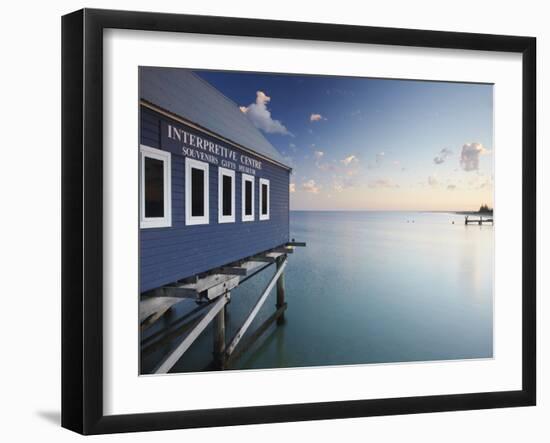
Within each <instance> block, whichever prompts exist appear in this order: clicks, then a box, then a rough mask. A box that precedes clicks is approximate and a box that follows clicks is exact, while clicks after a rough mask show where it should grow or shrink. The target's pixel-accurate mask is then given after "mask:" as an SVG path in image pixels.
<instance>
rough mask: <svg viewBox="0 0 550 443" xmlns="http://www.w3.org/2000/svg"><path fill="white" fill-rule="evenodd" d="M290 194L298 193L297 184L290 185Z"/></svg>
mask: <svg viewBox="0 0 550 443" xmlns="http://www.w3.org/2000/svg"><path fill="white" fill-rule="evenodd" d="M288 190H289V192H296V183H290V184H289V185H288Z"/></svg>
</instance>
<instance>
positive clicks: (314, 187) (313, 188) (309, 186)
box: [302, 179, 321, 194]
mask: <svg viewBox="0 0 550 443" xmlns="http://www.w3.org/2000/svg"><path fill="white" fill-rule="evenodd" d="M302 189H303V190H304V191H306V192H311V193H313V194H318V193H319V191H320V190H321V185H318V184H317V183H315V180H313V179H311V180H308V181H307V182H304V183H302Z"/></svg>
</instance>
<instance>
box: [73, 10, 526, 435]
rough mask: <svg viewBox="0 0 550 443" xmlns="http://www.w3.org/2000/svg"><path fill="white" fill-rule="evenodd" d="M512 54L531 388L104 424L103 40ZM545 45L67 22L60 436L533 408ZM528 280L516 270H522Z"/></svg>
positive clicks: (173, 414) (123, 19) (354, 29)
mask: <svg viewBox="0 0 550 443" xmlns="http://www.w3.org/2000/svg"><path fill="white" fill-rule="evenodd" d="M107 28H119V29H132V30H147V31H171V32H180V33H198V34H217V35H227V36H249V37H269V38H280V39H301V40H317V41H326V42H353V43H369V44H378V45H398V46H416V47H430V48H454V49H469V50H480V51H503V52H511V53H520V54H522V64H523V80H522V81H523V85H522V88H523V98H522V100H523V104H522V106H523V109H522V127H523V135H522V137H523V138H522V143H523V146H522V154H523V165H522V171H523V179H522V180H523V191H522V193H523V201H522V205H523V213H522V220H523V228H522V229H523V232H522V239H523V246H522V248H523V249H522V253H523V257H522V260H523V266H522V291H523V292H522V389H521V390H517V391H505V392H479V393H468V394H456V395H435V396H421V397H404V398H391V399H370V400H357V401H336V402H324V403H307V404H289V405H266V406H261V407H238V408H230V409H209V410H191V411H170V412H160V413H143V414H132V415H114V416H112V415H111V416H106V415H104V413H103V407H102V405H103V375H102V372H103V344H102V323H103V319H102V312H103V300H102V267H103V250H102V244H103V235H102V233H103V231H102V217H103V211H102V205H103V201H102V187H103V185H102V177H103V170H102V159H103V150H102V149H103V148H102V137H103V122H102V120H103V113H102V106H103V98H102V97H103V88H102V84H103V78H102V77H103V30H105V29H107ZM535 117H536V39H535V38H532V37H516V36H504V35H485V34H471V33H456V32H440V31H423V30H412V29H390V28H378V27H364V26H348V25H334V24H319V23H300V22H283V21H274V20H256V19H243V18H229V17H208V16H194V15H179V14H178V15H177V14H163V13H149V12H127V11H110V10H97V9H83V10H80V11H76V12H73V13H71V14H68V15H65V16H64V17H63V18H62V426H63V427H65V428H68V429H71V430H73V431H76V432H79V433H82V434H103V433H115V432H131V431H151V430H162V429H177V428H193V427H211V426H228V425H239V424H254V423H273V422H284V421H300V420H319V419H329V418H346V417H362V416H379V415H392V414H412V413H424V412H436V411H457V410H466V409H484V408H501V407H512V406H530V405H535V403H536V352H535V351H536V337H535V332H536V275H535V274H536V266H535V265H536V118H535ZM518 272H519V270H518Z"/></svg>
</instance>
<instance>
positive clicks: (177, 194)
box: [139, 106, 290, 292]
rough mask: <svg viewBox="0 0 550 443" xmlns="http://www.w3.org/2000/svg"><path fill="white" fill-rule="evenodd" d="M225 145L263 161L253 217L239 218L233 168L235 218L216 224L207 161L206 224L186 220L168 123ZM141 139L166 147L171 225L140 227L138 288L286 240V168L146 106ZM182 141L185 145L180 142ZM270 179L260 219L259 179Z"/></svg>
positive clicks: (180, 169)
mask: <svg viewBox="0 0 550 443" xmlns="http://www.w3.org/2000/svg"><path fill="white" fill-rule="evenodd" d="M168 124H170V125H173V127H178V128H183V129H185V131H187V132H188V133H192V134H196V135H200V137H202V138H205V139H209V140H212V141H213V142H215V143H217V144H218V145H221V146H227V147H228V148H230V149H231V150H233V151H237V152H238V153H239V154H241V153H242V154H245V155H246V156H248V157H251V158H255V159H257V160H259V161H261V163H262V168H261V169H255V172H256V174H255V182H254V200H255V202H254V218H255V219H254V221H251V222H242V221H241V213H242V212H241V211H242V209H241V208H242V206H241V193H242V192H241V191H242V190H241V182H242V173H241V172H239V171H236V177H235V178H236V180H235V188H236V189H235V222H234V223H221V224H220V223H218V167H219V166H216V165H215V164H209V224H207V225H191V226H189V225H186V224H185V189H184V186H185V156H184V155H183V154H182V152H183V149H182V146H179V145H177V144H175V143H169V142H168V141H167V138H166V134H165V133H164V134H163V132H162V131H163V130H164V131H165V132H166V128H167V125H168ZM140 143H141V144H142V145H146V146H149V147H152V148H157V149H161V150H164V151H169V152H171V169H172V171H171V190H172V191H171V194H172V195H171V198H172V202H171V203H172V204H171V206H172V226H171V227H163V228H142V229H140V265H139V266H140V290H141V292H144V291H148V290H151V289H155V288H157V287H160V286H162V285H165V284H169V283H172V282H175V281H177V280H180V279H183V278H186V277H190V276H192V275H195V274H198V273H201V272H206V271H209V270H211V269H213V268H216V267H219V266H223V265H226V264H228V263H231V262H233V261H236V260H239V259H242V258H245V257H249V256H251V255H254V254H256V253H258V252H262V251H265V250H267V249H270V248H273V247H276V246H279V245H282V244H284V243H286V242H287V241H288V240H289V174H290V172H289V170H288V169H285V168H282V167H279V166H277V165H275V164H274V163H271V162H269V161H267V160H266V159H263V158H260V157H257V156H254V155H253V154H251V153H250V152H244V151H242V150H240V149H238V148H236V147H234V146H232V145H231V146H230V145H228V144H226V143H224V142H223V141H220V140H219V139H217V138H214V137H210V136H208V135H205V134H204V133H202V132H199V131H197V130H194V129H193V128H191V127H189V126H187V125H183V124H182V123H180V122H176V121H174V120H172V119H170V118H167V117H165V116H164V115H161V114H159V113H157V112H154V111H152V110H150V109H148V108H146V107H143V106H142V107H141V112H140ZM182 145H183V146H184V144H182ZM260 178H266V179H268V180H269V181H270V219H269V220H260V219H259V211H260V206H259V204H260V202H259V194H260V192H259V179H260Z"/></svg>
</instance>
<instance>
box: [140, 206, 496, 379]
mask: <svg viewBox="0 0 550 443" xmlns="http://www.w3.org/2000/svg"><path fill="white" fill-rule="evenodd" d="M453 221H454V224H453V223H452V222H453ZM290 227H291V237H293V238H295V239H296V240H297V241H305V242H307V247H305V248H296V251H295V253H294V254H292V255H290V256H289V263H288V266H287V268H286V300H287V302H288V309H287V311H286V323H285V324H284V325H283V326H279V327H275V326H272V327H271V329H269V330H268V331H267V332H266V333H265V334H264V336H262V338H261V339H260V340H259V342H257V343H256V345H255V346H254V347H253V348H252V349H251V350H250V351H248V352H247V353H246V354H244V355H243V356H242V357H241V359H240V360H239V361H237V362H236V364H235V365H234V366H233V367H232V369H248V368H256V369H259V368H280V367H303V366H323V365H342V364H365V363H385V362H407V361H429V360H447V359H471V358H489V357H492V355H493V253H494V243H493V242H494V237H493V227H492V226H491V225H485V226H478V225H469V226H465V225H464V217H463V216H462V215H457V214H452V213H419V212H317V211H315V212H309V211H308V212H299V211H298V212H296V211H295V212H291V215H290ZM273 273H274V266H272V267H271V268H270V269H268V270H265V271H263V272H262V273H260V274H258V275H257V276H255V277H253V278H252V279H249V280H248V281H247V282H245V283H244V284H243V285H241V286H240V287H239V288H238V289H237V290H235V291H233V292H232V301H231V303H230V305H229V307H228V315H227V318H226V321H227V327H228V332H227V337H228V339H229V338H230V337H232V336H233V334H234V333H235V331H236V330H237V328H238V327H239V326H240V325H241V324H242V322H243V321H244V319H245V318H246V316H247V314H248V313H249V311H250V309H251V308H252V306H253V305H254V303H255V302H256V300H257V299H258V297H259V295H260V292H261V291H262V289H263V288H265V286H266V285H267V283H268V281H269V278H270V277H271V276H272V275H273ZM274 306H275V291H273V292H272V293H271V294H270V296H269V299H268V300H267V302H266V304H265V305H264V306H263V307H262V310H261V312H260V315H259V316H258V318H257V320H256V321H255V324H253V325H252V328H254V327H255V326H258V325H259V324H261V322H262V321H263V320H265V319H266V318H267V317H269V316H270V315H271V314H272V313H273V312H274V309H275V307H274ZM193 307H194V305H193V303H192V302H187V301H186V302H182V303H180V305H178V307H177V309H175V310H174V312H173V313H172V314H170V315H169V316H167V317H166V318H165V319H163V320H161V321H159V322H158V324H157V325H155V326H154V327H153V328H151V329H150V331H147V334H151V333H155V332H156V331H158V330H159V329H160V328H162V327H165V326H167V325H169V324H171V323H173V322H176V321H177V320H178V318H179V317H181V315H182V314H184V313H185V312H186V311H188V310H189V309H191V308H193ZM252 330H253V329H250V331H252ZM179 340H181V336H180V337H178V336H174V337H171V338H170V339H169V340H168V341H167V342H166V344H164V345H163V346H161V347H159V348H157V349H156V350H155V351H153V352H149V353H148V354H147V355H144V356H143V358H142V362H141V363H142V372H145V373H147V372H149V371H151V370H152V368H153V366H154V364H155V363H156V362H158V361H159V359H160V358H161V357H162V355H164V354H165V353H166V352H168V351H169V350H170V349H173V347H174V346H176V345H177V344H178V342H179ZM212 343H213V337H212V331H211V329H207V330H206V331H205V332H204V333H203V335H202V336H201V337H200V338H199V339H198V340H197V341H196V342H195V343H194V344H193V346H192V347H191V348H190V349H189V351H188V352H187V353H186V354H185V355H184V357H183V358H182V359H180V361H179V362H178V363H177V364H176V366H175V367H174V368H173V371H172V372H182V371H202V370H204V369H205V368H206V367H207V365H208V363H209V361H210V360H211V357H212Z"/></svg>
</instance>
